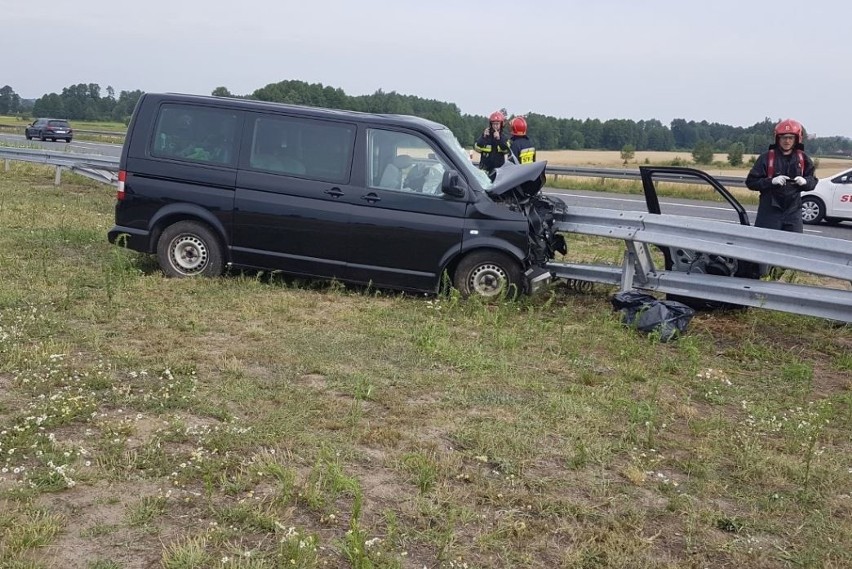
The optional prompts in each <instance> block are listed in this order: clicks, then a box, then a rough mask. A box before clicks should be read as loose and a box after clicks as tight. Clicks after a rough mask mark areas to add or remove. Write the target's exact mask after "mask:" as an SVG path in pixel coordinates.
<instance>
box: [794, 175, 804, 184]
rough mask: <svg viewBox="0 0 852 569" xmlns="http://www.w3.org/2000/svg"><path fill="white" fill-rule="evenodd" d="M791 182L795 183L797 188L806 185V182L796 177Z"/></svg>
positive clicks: (800, 177)
mask: <svg viewBox="0 0 852 569" xmlns="http://www.w3.org/2000/svg"><path fill="white" fill-rule="evenodd" d="M793 181H794V182H796V185H797V186H804V185H805V184H807V183H808V181H807V180H805V179H804V178H803V177H802V176H796V177H795V178H793Z"/></svg>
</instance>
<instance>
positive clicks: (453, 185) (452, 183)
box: [441, 170, 468, 198]
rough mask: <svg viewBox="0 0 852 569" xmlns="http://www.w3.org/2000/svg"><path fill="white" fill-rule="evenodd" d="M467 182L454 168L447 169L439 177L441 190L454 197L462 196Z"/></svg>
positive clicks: (464, 193) (466, 188) (466, 187)
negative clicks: (440, 177)
mask: <svg viewBox="0 0 852 569" xmlns="http://www.w3.org/2000/svg"><path fill="white" fill-rule="evenodd" d="M467 190H468V185H467V182H465V181H464V179H463V178H462V177H461V176H460V175H459V173H458V172H456V171H455V170H447V171H446V172H444V177H443V178H442V179H441V191H442V192H443V193H445V194H447V195H448V196H453V197H454V198H463V197H464V196H465V195H466V194H467Z"/></svg>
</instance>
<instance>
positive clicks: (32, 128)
mask: <svg viewBox="0 0 852 569" xmlns="http://www.w3.org/2000/svg"><path fill="white" fill-rule="evenodd" d="M24 136H26V137H27V140H32V139H33V138H39V139H41V140H47V139H50V140H52V141H53V142H56V141H57V140H58V139H62V140H64V141H65V142H71V139H72V138H73V137H74V131H73V130H71V125H70V124H68V121H67V120H64V119H36V120H34V121H33V123H32V124H30V125H28V126H27V128H26V129H25V131H24Z"/></svg>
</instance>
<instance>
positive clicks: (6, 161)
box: [4, 158, 9, 172]
mask: <svg viewBox="0 0 852 569" xmlns="http://www.w3.org/2000/svg"><path fill="white" fill-rule="evenodd" d="M4 162H5V163H6V171H7V172H8V171H9V159H8V158H6V160H4Z"/></svg>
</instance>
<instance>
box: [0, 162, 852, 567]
mask: <svg viewBox="0 0 852 569" xmlns="http://www.w3.org/2000/svg"><path fill="white" fill-rule="evenodd" d="M52 181H53V173H52V170H50V169H48V168H44V167H39V166H33V165H28V164H19V163H14V164H13V165H12V168H11V171H10V172H0V228H2V231H0V267H1V268H2V270H0V567H4V568H52V567H62V568H86V569H115V568H147V567H164V568H169V569H186V568H210V567H213V568H261V567H276V568H279V567H354V568H360V569H366V568H411V569H415V568H417V569H420V568H421V567H429V568H435V567H440V568H505V567H518V568H521V567H523V568H526V567H531V568H554V567H589V568H609V567H612V568H628V567H631V568H634V567H635V568H638V567H641V568H681V567H683V568H705V567H706V568H727V567H749V568H776V567H791V568H792V567H814V568H815V567H826V568H841V567H850V566H852V437H850V433H852V379H850V377H852V373H850V372H852V328H850V327H848V326H846V327H844V326H838V325H836V324H833V323H831V322H828V321H825V320H819V319H812V318H805V317H797V316H791V315H786V314H781V313H774V312H769V311H764V310H758V309H750V310H747V311H733V312H725V313H715V314H699V315H698V316H696V318H695V319H694V320H693V321H692V322H691V324H690V327H689V330H688V332H687V334H686V335H685V336H684V337H682V338H680V339H679V340H678V341H676V342H673V343H669V344H662V343H660V342H659V341H658V340H656V339H655V338H654V337H653V336H650V337H648V336H642V335H640V334H638V333H636V332H635V331H633V330H631V329H627V328H624V327H622V326H621V324H620V323H619V320H618V318H617V316H616V315H615V314H614V313H613V312H612V311H611V309H610V305H609V300H608V296H609V294H610V293H611V292H612V291H611V290H609V289H604V288H600V289H596V290H593V291H590V292H583V293H580V292H576V291H572V290H570V289H567V288H556V289H554V290H552V291H550V292H548V293H546V294H544V295H542V296H539V297H536V298H532V299H523V300H521V301H518V302H514V303H508V302H507V303H502V302H500V303H494V304H485V303H482V302H477V301H475V300H470V301H464V300H461V299H459V298H458V297H457V296H455V295H447V296H442V297H437V298H430V297H421V296H406V295H398V294H392V293H388V292H382V291H375V290H370V289H351V288H346V287H343V286H340V285H337V284H325V285H323V284H319V283H308V282H298V281H293V280H288V279H284V278H282V277H280V276H279V275H267V274H244V275H242V274H236V275H230V276H226V277H223V278H217V279H212V280H169V279H165V278H163V277H162V276H161V274H160V273H159V272H158V271H157V270H156V267H155V265H154V264H153V262H152V261H151V259H149V258H147V257H145V256H141V255H137V254H135V253H131V252H128V251H125V250H122V249H118V248H115V247H112V246H110V245H108V244H107V243H106V231H107V230H108V228H109V227H110V226H111V224H112V207H113V195H112V190H111V189H109V188H108V187H106V186H102V185H98V184H95V183H94V182H89V181H88V180H85V179H81V178H77V177H75V176H73V175H70V174H66V176H65V177H63V186H62V187H61V188H55V187H53V185H52ZM569 248H570V249H571V252H570V255H569V259H571V260H575V259H576V260H578V259H583V260H596V261H599V262H601V261H609V262H618V261H619V259H620V256H621V248H620V245H619V244H618V243H614V242H612V241H608V240H603V239H593V238H587V239H580V238H577V237H573V236H569ZM412 254H416V252H412ZM791 278H796V275H793V276H792V277H791Z"/></svg>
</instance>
